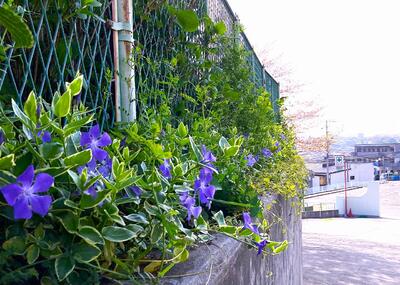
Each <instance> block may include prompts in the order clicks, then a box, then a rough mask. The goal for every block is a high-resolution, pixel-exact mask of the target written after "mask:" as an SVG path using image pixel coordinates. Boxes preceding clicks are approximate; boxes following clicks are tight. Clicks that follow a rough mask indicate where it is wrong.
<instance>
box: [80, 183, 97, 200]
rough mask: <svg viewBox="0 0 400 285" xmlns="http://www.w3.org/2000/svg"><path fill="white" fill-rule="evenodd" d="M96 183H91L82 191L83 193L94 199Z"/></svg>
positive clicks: (95, 196)
mask: <svg viewBox="0 0 400 285" xmlns="http://www.w3.org/2000/svg"><path fill="white" fill-rule="evenodd" d="M96 184H97V182H96V183H95V184H94V185H92V186H90V187H89V188H88V189H87V190H86V191H85V192H83V193H85V194H86V195H90V196H91V197H92V198H93V199H96V198H97V190H96V186H97V185H96Z"/></svg>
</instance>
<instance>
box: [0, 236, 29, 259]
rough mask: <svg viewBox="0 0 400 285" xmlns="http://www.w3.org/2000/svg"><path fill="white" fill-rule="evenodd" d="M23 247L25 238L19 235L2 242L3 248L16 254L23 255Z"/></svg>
mask: <svg viewBox="0 0 400 285" xmlns="http://www.w3.org/2000/svg"><path fill="white" fill-rule="evenodd" d="M25 247H26V244H25V239H23V238H22V237H19V236H16V237H12V238H10V239H9V240H6V241H5V242H4V243H3V249H4V250H6V251H8V252H10V253H12V254H16V255H23V254H24V252H25Z"/></svg>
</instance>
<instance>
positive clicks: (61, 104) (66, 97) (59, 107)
mask: <svg viewBox="0 0 400 285" xmlns="http://www.w3.org/2000/svg"><path fill="white" fill-rule="evenodd" d="M71 102H72V95H71V90H70V89H68V90H67V91H66V92H65V93H64V94H63V95H61V97H60V98H59V99H58V101H57V103H56V104H55V107H54V114H55V115H56V116H57V117H59V118H63V117H66V116H67V115H68V114H69V112H70V111H71Z"/></svg>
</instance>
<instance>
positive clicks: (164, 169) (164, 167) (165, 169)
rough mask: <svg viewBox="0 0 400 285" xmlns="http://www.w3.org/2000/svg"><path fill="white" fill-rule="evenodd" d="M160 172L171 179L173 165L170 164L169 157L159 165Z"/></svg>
mask: <svg viewBox="0 0 400 285" xmlns="http://www.w3.org/2000/svg"><path fill="white" fill-rule="evenodd" d="M159 169H160V172H161V174H162V176H164V177H165V178H167V179H171V178H172V175H171V165H170V164H169V159H164V163H163V164H161V165H160V167H159Z"/></svg>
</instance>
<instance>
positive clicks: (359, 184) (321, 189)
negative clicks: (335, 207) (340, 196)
mask: <svg viewBox="0 0 400 285" xmlns="http://www.w3.org/2000/svg"><path fill="white" fill-rule="evenodd" d="M369 182H370V181H349V182H347V185H346V186H347V188H361V187H367V186H368V183H369ZM341 189H344V182H343V183H337V184H330V185H325V186H316V187H311V188H308V189H307V192H306V195H312V194H318V193H322V192H329V191H333V190H341Z"/></svg>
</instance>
